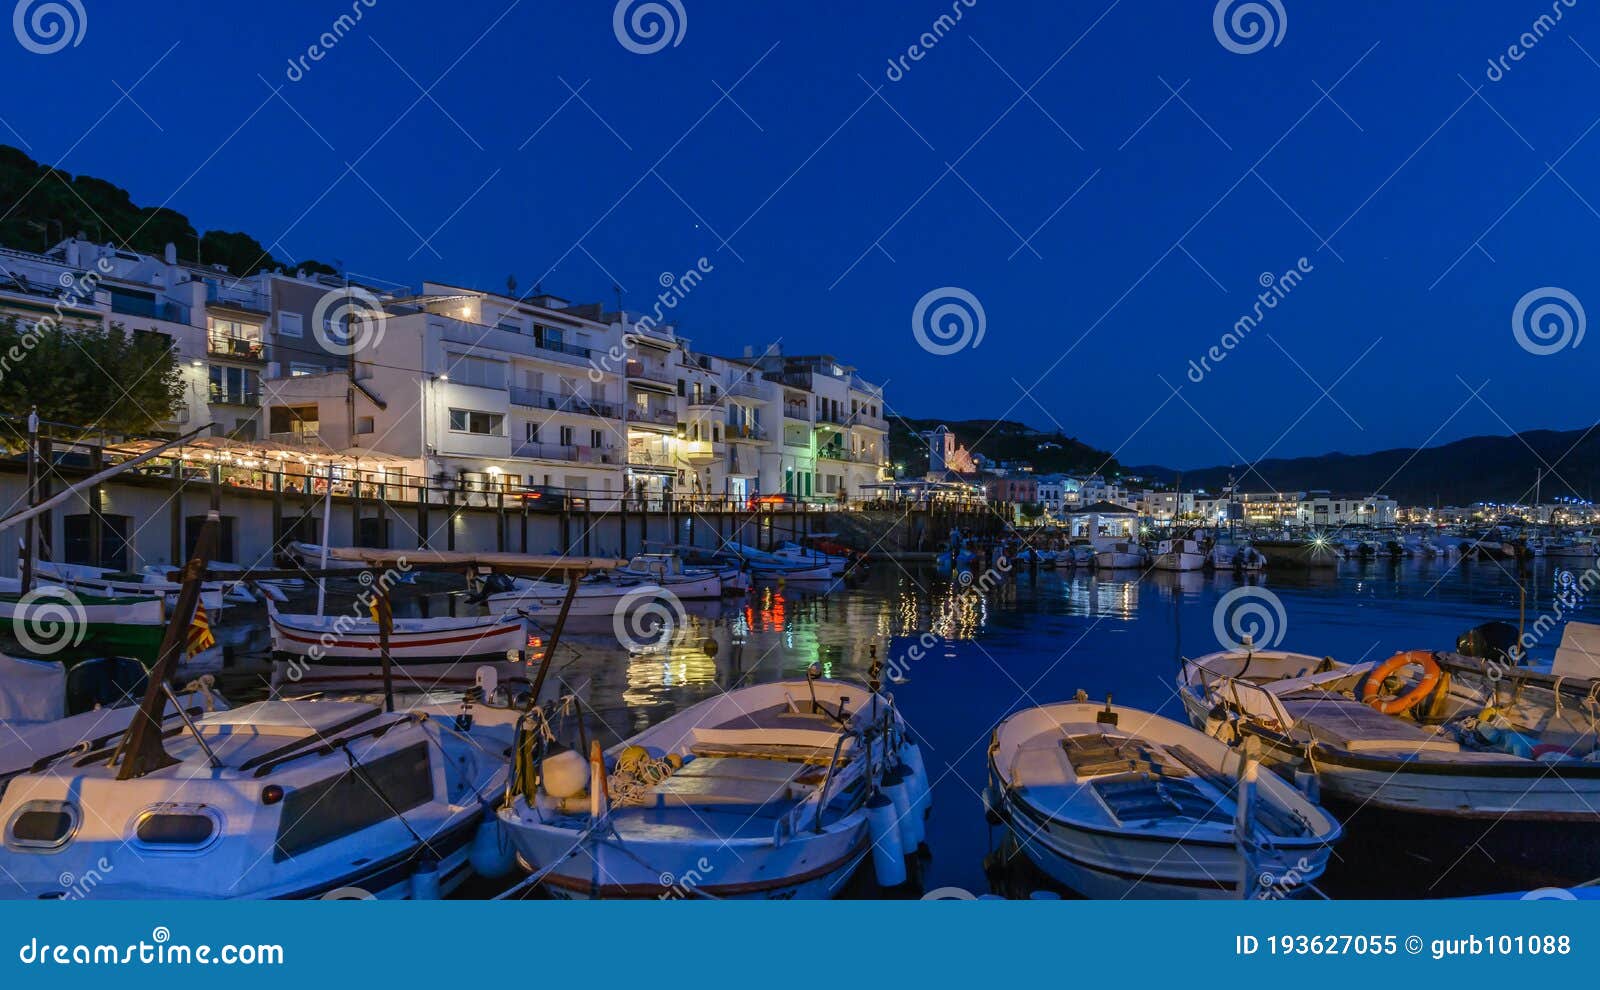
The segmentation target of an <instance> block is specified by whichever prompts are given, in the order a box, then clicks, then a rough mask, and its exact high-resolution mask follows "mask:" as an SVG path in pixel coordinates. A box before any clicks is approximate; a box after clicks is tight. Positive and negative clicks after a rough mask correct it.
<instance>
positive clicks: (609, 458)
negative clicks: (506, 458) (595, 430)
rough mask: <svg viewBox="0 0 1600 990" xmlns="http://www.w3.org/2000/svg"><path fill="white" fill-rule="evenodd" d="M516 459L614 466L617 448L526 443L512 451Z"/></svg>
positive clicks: (518, 445)
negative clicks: (535, 458)
mask: <svg viewBox="0 0 1600 990" xmlns="http://www.w3.org/2000/svg"><path fill="white" fill-rule="evenodd" d="M511 453H512V456H514V457H538V458H542V459H544V460H547V461H573V462H575V463H579V464H612V463H615V462H616V457H615V453H616V448H615V447H580V446H578V445H577V444H563V443H537V442H525V443H520V444H517V445H516V446H515V447H513V448H512V450H511Z"/></svg>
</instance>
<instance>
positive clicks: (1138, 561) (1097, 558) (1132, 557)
mask: <svg viewBox="0 0 1600 990" xmlns="http://www.w3.org/2000/svg"><path fill="white" fill-rule="evenodd" d="M1149 563H1150V551H1149V550H1147V549H1145V548H1144V547H1142V546H1140V545H1139V544H1137V543H1126V542H1124V543H1113V544H1111V545H1110V546H1108V547H1105V548H1103V549H1101V550H1097V551H1095V555H1094V566H1095V567H1097V568H1099V569H1101V570H1106V571H1116V570H1124V569H1127V568H1133V567H1144V566H1146V565H1148V564H1149Z"/></svg>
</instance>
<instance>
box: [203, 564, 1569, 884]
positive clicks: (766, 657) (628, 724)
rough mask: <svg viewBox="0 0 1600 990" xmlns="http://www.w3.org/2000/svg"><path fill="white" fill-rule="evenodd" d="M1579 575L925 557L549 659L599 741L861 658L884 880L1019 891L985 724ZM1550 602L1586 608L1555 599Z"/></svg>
mask: <svg viewBox="0 0 1600 990" xmlns="http://www.w3.org/2000/svg"><path fill="white" fill-rule="evenodd" d="M1577 569H1578V568H1577V566H1576V562H1569V561H1563V562H1561V563H1559V564H1558V563H1555V562H1546V561H1543V560H1537V561H1534V562H1533V563H1532V565H1531V568H1529V569H1527V570H1523V571H1518V570H1517V565H1516V564H1514V563H1512V562H1509V561H1471V562H1461V561H1444V560H1404V561H1395V562H1354V561H1345V562H1342V563H1340V564H1339V565H1338V566H1337V567H1336V568H1323V569H1320V570H1312V571H1302V572H1291V571H1282V572H1268V573H1266V574H1263V575H1255V576H1235V575H1233V574H1211V573H1203V572H1184V573H1174V572H1166V571H1152V572H1149V573H1143V574H1141V572H1139V571H1120V572H1103V571H1102V572H1093V571H1088V570H1084V569H1081V568H1080V569H1077V570H1043V569H1040V570H1033V569H1029V568H1026V567H1020V568H1018V569H1017V570H1015V571H1014V572H1013V573H1011V574H1010V575H1008V576H1006V577H1004V578H1003V579H1000V580H998V581H994V582H991V581H989V580H987V579H985V578H983V577H980V578H978V579H977V580H976V581H972V582H968V583H963V582H962V581H959V580H952V579H951V578H950V576H949V575H948V574H940V573H939V572H938V571H937V570H935V569H934V568H932V567H928V566H924V565H917V566H911V565H904V566H903V565H900V564H897V563H895V562H892V561H882V562H878V563H877V564H875V565H874V567H873V569H872V571H871V573H870V574H869V575H868V576H866V577H865V578H864V579H863V580H861V581H859V582H855V583H852V584H849V585H841V586H839V587H837V588H835V589H834V590H832V591H831V593H821V592H822V589H818V588H806V587H801V586H798V585H796V586H791V587H783V586H775V585H774V586H758V587H757V589H756V590H754V591H753V592H751V593H750V594H749V596H747V597H741V598H738V599H727V600H725V601H723V602H720V603H687V604H686V605H685V618H686V621H684V622H682V623H681V625H679V626H678V627H677V628H676V629H674V630H673V632H672V634H671V636H670V637H669V638H667V639H666V640H665V641H663V642H658V643H654V644H648V645H644V646H642V647H640V646H635V648H631V649H630V648H624V647H623V646H622V645H621V644H620V643H619V640H618V636H617V631H616V630H615V629H614V627H613V623H612V621H611V620H610V619H609V618H589V619H583V620H575V621H574V623H573V625H572V627H571V628H569V630H568V631H567V634H566V635H564V636H563V637H562V639H561V645H560V647H559V648H558V651H557V657H556V664H555V668H554V669H555V672H556V673H558V674H559V675H560V676H561V678H562V679H563V680H564V681H565V682H566V683H567V684H568V685H569V686H573V687H576V688H578V689H579V691H578V693H579V695H580V697H581V699H582V704H581V707H582V709H583V711H584V713H585V715H586V723H587V730H588V732H589V734H590V736H591V738H596V739H599V740H600V741H601V742H602V743H603V744H604V745H606V746H610V745H612V744H614V743H616V742H618V741H619V740H621V739H622V738H625V737H627V736H630V735H633V734H635V733H637V732H639V731H640V730H642V729H644V728H646V727H647V726H649V725H652V724H654V723H656V722H659V721H661V720H662V719H664V718H666V717H668V716H670V715H672V714H674V713H676V712H678V711H681V710H683V709H685V708H687V707H688V706H690V705H692V704H694V703H696V702H699V701H701V700H704V699H706V698H708V697H714V696H716V695H717V694H718V693H719V692H723V691H728V690H731V689H733V688H735V687H738V686H743V685H746V684H751V683H757V682H763V681H771V680H777V679H780V678H798V677H804V676H805V673H806V670H807V669H808V667H810V665H812V664H813V663H815V664H817V665H819V666H820V668H821V672H822V674H823V675H824V676H829V677H843V678H851V679H857V680H865V679H866V677H867V674H868V669H869V665H870V663H871V658H872V656H873V655H874V652H875V653H876V655H877V656H878V657H879V658H880V659H881V660H882V662H883V664H884V675H883V676H884V679H885V681H886V682H887V683H886V687H887V688H888V689H889V690H890V691H892V692H893V695H894V698H895V701H896V703H897V705H898V706H899V708H900V710H901V712H902V713H903V714H904V715H905V717H906V718H907V720H908V721H909V723H910V725H911V726H912V728H913V729H914V731H915V733H916V734H917V735H918V736H919V737H920V739H921V740H922V743H923V753H924V758H925V760H926V763H927V766H928V773H929V776H930V778H931V779H932V780H933V782H934V787H933V795H934V796H933V807H934V811H933V815H932V818H931V819H930V821H929V823H928V828H927V852H928V855H926V856H925V857H923V858H922V859H921V861H920V863H919V864H918V865H919V871H918V872H919V875H918V876H917V877H916V880H917V881H919V882H918V883H917V884H914V885H913V886H914V888H915V889H908V890H906V891H893V892H888V893H889V894H890V895H892V896H917V895H919V894H920V893H922V892H923V891H928V890H937V889H940V888H956V889H957V890H959V891H967V892H972V893H975V894H981V893H988V892H991V891H993V892H1000V893H1005V894H1008V895H1011V896H1028V895H1029V894H1030V893H1033V892H1035V891H1037V890H1047V889H1049V888H1050V885H1049V883H1048V881H1045V880H1044V879H1043V878H1042V877H1040V876H1038V875H1037V874H1035V873H1034V871H1033V870H1032V868H1031V867H1030V866H1029V865H1028V864H1027V863H1026V860H1025V859H1024V858H1023V857H1020V856H1009V855H1008V850H1007V849H1006V847H1005V843H1004V829H1003V828H1001V827H994V826H990V825H989V824H988V823H987V822H986V820H985V816H984V809H983V800H982V794H983V789H984V784H985V774H986V757H987V749H988V744H989V740H990V733H991V732H992V730H993V728H994V726H995V725H996V723H998V722H999V721H1000V720H1002V719H1003V718H1004V717H1006V716H1007V715H1008V714H1010V713H1012V712H1014V711H1017V710H1019V709H1022V708H1028V707H1033V706H1036V705H1042V704H1047V703H1050V702H1054V701H1060V700H1065V699H1068V698H1071V697H1072V696H1073V694H1074V693H1075V692H1076V691H1078V690H1080V689H1081V690H1083V691H1086V692H1087V693H1088V695H1089V697H1090V698H1092V699H1095V700H1104V699H1105V698H1106V697H1107V696H1108V695H1109V696H1113V697H1115V699H1116V702H1117V703H1118V704H1119V705H1129V706H1133V707H1135V708H1140V709H1145V710H1148V711H1154V712H1158V713H1160V714H1162V715H1165V716H1167V717H1170V718H1174V719H1179V720H1182V719H1183V718H1184V715H1183V710H1182V707H1181V705H1180V703H1179V700H1178V697H1177V695H1176V693H1175V687H1174V680H1173V679H1174V675H1175V673H1176V671H1177V663H1178V658H1179V656H1180V655H1181V656H1189V657H1194V656H1199V655H1202V654H1205V653H1209V652H1212V651H1215V650H1218V649H1221V648H1222V646H1220V645H1219V642H1220V641H1221V640H1222V639H1226V638H1230V637H1231V638H1232V639H1233V640H1234V641H1237V640H1239V639H1240V638H1242V636H1243V635H1244V634H1246V633H1249V634H1251V635H1253V637H1254V641H1255V643H1256V644H1257V645H1259V646H1261V647H1267V646H1278V647H1281V648H1283V649H1287V650H1294V651H1298V652H1304V653H1312V654H1317V655H1326V656H1331V657H1334V658H1335V659H1338V660H1341V661H1347V662H1359V661H1362V660H1373V659H1381V658H1383V657H1387V656H1389V655H1391V654H1393V653H1395V652H1397V651H1400V650H1408V649H1437V650H1446V649H1453V648H1454V646H1455V642H1456V637H1457V636H1458V635H1460V634H1461V633H1462V632H1464V631H1466V630H1467V629H1469V628H1471V627H1473V626H1476V625H1479V624H1481V623H1484V622H1488V621H1491V620H1498V621H1503V622H1508V623H1510V624H1511V625H1513V626H1517V625H1519V623H1522V622H1524V621H1525V623H1526V628H1528V629H1529V630H1532V629H1533V627H1534V625H1535V623H1536V621H1537V619H1538V617H1539V616H1540V615H1541V614H1547V613H1551V612H1552V611H1553V607H1554V603H1553V598H1554V596H1555V595H1556V593H1557V592H1558V591H1559V590H1560V589H1562V588H1563V587H1567V588H1571V587H1573V585H1574V581H1575V576H1574V574H1573V572H1575V571H1577ZM448 597H449V594H448V593H446V592H434V593H430V594H428V595H426V596H414V597H413V598H412V599H411V600H409V601H407V600H405V599H397V602H398V604H397V613H401V614H405V613H410V614H416V612H417V610H418V609H419V607H425V608H427V609H428V610H429V611H430V612H432V614H441V612H442V610H443V609H444V608H446V607H448V604H447V600H448ZM456 604H457V607H458V608H460V609H462V610H463V611H462V613H461V614H470V611H468V610H471V609H472V606H470V605H467V604H465V603H464V602H462V601H461V600H460V599H459V597H458V598H457V603H456ZM1561 610H1562V614H1563V615H1572V614H1574V613H1575V614H1576V615H1577V617H1579V618H1583V617H1584V616H1585V612H1584V603H1583V602H1582V601H1581V600H1580V599H1578V598H1576V597H1575V596H1574V595H1572V594H1570V593H1569V594H1568V595H1567V596H1566V599H1565V604H1563V605H1562V606H1561ZM225 632H226V634H227V635H228V636H229V637H230V638H232V639H234V640H235V642H236V643H237V649H236V651H235V657H234V658H232V659H230V661H229V666H228V668H227V669H225V670H224V671H223V673H222V676H221V677H220V678H219V682H220V685H221V687H222V690H223V693H224V694H225V695H226V696H228V697H229V698H230V699H233V700H235V701H248V700H253V699H254V698H257V697H260V696H262V693H263V690H264V681H263V679H262V674H261V665H260V664H259V662H257V661H254V660H252V659H251V658H250V657H249V656H248V654H249V653H250V651H251V649H252V648H259V647H260V646H263V645H264V643H265V633H264V630H256V629H253V628H252V629H238V628H235V629H231V630H226V631H225ZM1559 641H1560V625H1559V623H1558V624H1557V625H1556V626H1555V627H1554V629H1552V630H1550V631H1549V632H1547V633H1546V634H1545V635H1544V637H1543V638H1542V639H1541V640H1540V641H1538V642H1536V643H1535V644H1534V645H1533V647H1532V648H1531V649H1530V651H1529V652H1530V655H1531V657H1532V660H1533V662H1534V663H1535V664H1538V663H1540V662H1544V663H1548V661H1549V658H1550V656H1551V655H1552V654H1553V653H1554V650H1555V647H1556V645H1557V643H1559ZM897 679H903V683H895V682H894V681H895V680H897ZM863 693H864V692H863ZM1356 824H1359V823H1356ZM862 872H863V873H865V874H867V875H868V876H870V874H871V872H872V871H871V870H870V869H868V870H864V871H862ZM1325 880H1326V882H1325V884H1324V886H1325V887H1326V888H1327V889H1328V890H1329V891H1330V892H1332V893H1334V894H1335V895H1337V896H1342V897H1350V896H1413V897H1425V896H1428V891H1427V890H1426V889H1415V890H1413V889H1398V888H1396V887H1394V886H1393V885H1392V884H1389V883H1387V882H1386V878H1383V877H1376V876H1372V875H1371V871H1366V870H1363V869H1362V868H1361V866H1360V864H1359V863H1349V862H1342V861H1340V857H1339V854H1338V852H1336V853H1335V860H1334V862H1333V864H1332V865H1331V867H1330V870H1329V874H1328V876H1327V877H1326V878H1325ZM1054 892H1055V893H1060V894H1063V895H1065V896H1071V892H1069V891H1059V890H1058V891H1054ZM472 893H473V894H475V895H479V896H481V895H483V894H486V893H493V891H492V890H488V891H486V890H482V889H480V888H473V890H472ZM843 893H845V895H846V896H879V895H880V894H882V893H884V892H880V891H875V890H872V889H870V886H868V887H866V888H865V889H863V881H862V880H861V878H858V879H857V881H856V882H855V883H854V884H852V886H851V888H850V889H849V890H847V891H844V892H843Z"/></svg>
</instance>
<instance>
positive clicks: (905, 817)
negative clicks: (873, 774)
mask: <svg viewBox="0 0 1600 990" xmlns="http://www.w3.org/2000/svg"><path fill="white" fill-rule="evenodd" d="M878 788H879V790H880V792H881V793H882V794H883V795H884V796H885V797H887V798H888V799H889V800H890V802H892V803H893V804H894V817H895V819H896V821H897V823H898V825H899V827H900V847H901V849H902V850H903V851H904V852H906V853H911V852H915V851H916V848H917V847H918V846H920V845H921V844H922V822H921V820H919V819H918V817H917V814H916V810H915V808H913V806H912V804H911V785H910V784H909V783H908V782H907V781H906V772H905V770H904V769H902V768H900V767H895V768H894V769H893V770H887V771H885V772H884V774H883V779H882V780H881V781H879V782H878Z"/></svg>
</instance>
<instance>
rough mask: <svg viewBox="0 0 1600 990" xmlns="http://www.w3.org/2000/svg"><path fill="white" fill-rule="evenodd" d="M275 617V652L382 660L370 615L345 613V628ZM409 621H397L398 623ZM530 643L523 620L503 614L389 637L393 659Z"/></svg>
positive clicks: (479, 652)
mask: <svg viewBox="0 0 1600 990" xmlns="http://www.w3.org/2000/svg"><path fill="white" fill-rule="evenodd" d="M270 618H271V620H272V649H273V651H274V652H275V653H281V654H285V655H288V656H297V657H305V656H315V657H318V658H319V659H329V660H339V661H342V662H343V663H347V664H348V663H349V662H350V661H352V660H355V661H362V660H364V661H367V662H369V663H381V662H382V659H383V653H382V650H381V644H380V642H379V639H378V631H377V628H376V627H377V623H375V622H372V621H371V620H369V619H361V620H352V619H348V618H347V617H346V618H345V622H346V625H344V626H343V627H341V626H339V625H334V624H318V623H314V622H311V621H296V619H300V620H314V619H316V618H317V617H316V616H280V615H279V614H278V613H276V612H273V613H272V614H271V616H270ZM335 621H337V620H335ZM406 621H408V620H398V621H397V622H396V626H401V625H402V624H403V623H405V622H406ZM411 621H414V620H411ZM423 621H425V620H423ZM527 642H528V638H527V630H526V627H525V626H524V624H523V622H522V620H521V619H520V618H502V619H498V620H492V621H484V622H481V623H477V624H468V623H455V624H453V625H452V626H448V627H444V628H438V629H423V630H416V631H410V630H405V629H403V628H397V629H395V631H394V632H393V633H392V634H391V635H390V636H389V658H390V660H393V661H404V660H428V659H435V658H449V659H451V660H463V659H466V658H468V657H476V656H495V657H498V658H501V659H503V658H504V657H505V655H506V653H507V651H515V650H520V649H523V648H525V647H526V646H527Z"/></svg>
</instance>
